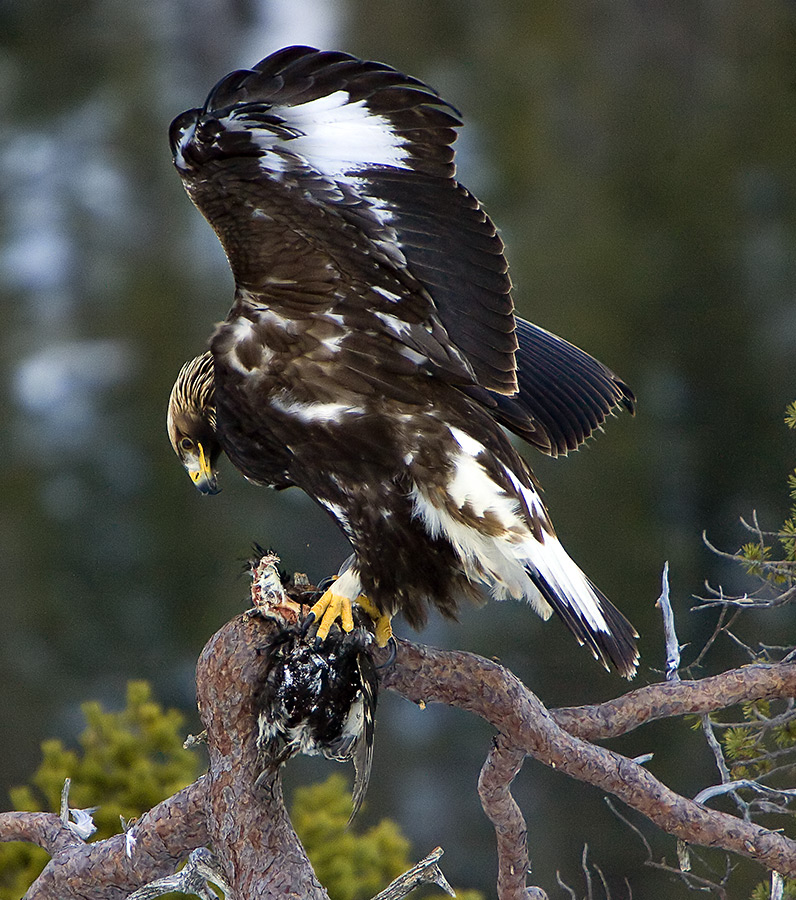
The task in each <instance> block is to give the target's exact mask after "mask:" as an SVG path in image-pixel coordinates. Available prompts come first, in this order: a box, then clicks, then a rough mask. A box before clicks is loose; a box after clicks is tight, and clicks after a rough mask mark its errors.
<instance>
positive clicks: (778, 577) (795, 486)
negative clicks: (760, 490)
mask: <svg viewBox="0 0 796 900" xmlns="http://www.w3.org/2000/svg"><path fill="white" fill-rule="evenodd" d="M785 424H786V425H787V426H788V428H790V429H791V430H792V431H796V401H794V402H793V403H791V404H789V405H788V408H787V409H786V410H785ZM788 492H789V495H790V500H791V508H790V511H789V514H788V517H787V518H786V519H785V522H784V523H783V525H782V528H781V529H780V530H779V532H777V533H776V534H775V535H764V534H762V533H761V534H760V536H759V539H758V540H757V541H754V542H750V543H748V544H744V546H743V547H741V549H740V550H739V551H738V556H739V557H740V558H741V560H742V562H743V563H744V565H745V566H746V570H747V572H748V573H749V574H750V575H755V576H757V577H759V578H762V579H763V580H764V581H767V582H769V583H771V584H774V585H777V586H781V585H783V584H786V585H790V584H792V583H793V581H794V576H795V575H796V469H794V470H793V471H792V472H791V473H790V474H789V475H788ZM769 537H774V538H775V543H773V544H770V543H768V541H767V538H769ZM776 545H779V550H776V549H775V547H776Z"/></svg>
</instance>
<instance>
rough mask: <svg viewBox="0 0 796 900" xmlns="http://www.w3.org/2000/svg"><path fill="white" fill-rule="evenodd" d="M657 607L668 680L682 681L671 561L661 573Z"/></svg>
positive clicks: (667, 562)
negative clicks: (663, 641) (672, 600)
mask: <svg viewBox="0 0 796 900" xmlns="http://www.w3.org/2000/svg"><path fill="white" fill-rule="evenodd" d="M656 606H658V608H659V609H660V611H661V615H662V616H663V634H664V638H665V641H666V670H665V674H666V680H667V681H679V680H680V672H679V669H680V644H679V642H678V640H677V632H676V631H675V627H674V613H673V612H672V604H671V601H670V600H669V560H668V559H667V560H666V562H665V563H664V564H663V572H662V573H661V595H660V597H658V600H657V603H656Z"/></svg>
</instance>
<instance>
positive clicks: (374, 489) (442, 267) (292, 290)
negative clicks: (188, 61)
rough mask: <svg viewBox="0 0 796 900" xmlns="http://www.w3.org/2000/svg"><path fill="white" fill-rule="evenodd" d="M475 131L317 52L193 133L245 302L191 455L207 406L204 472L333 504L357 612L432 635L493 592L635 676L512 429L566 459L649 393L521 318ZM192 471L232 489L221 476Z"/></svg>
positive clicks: (382, 78)
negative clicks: (464, 141)
mask: <svg viewBox="0 0 796 900" xmlns="http://www.w3.org/2000/svg"><path fill="white" fill-rule="evenodd" d="M459 124H460V121H459V118H458V114H457V113H456V111H455V110H453V108H452V107H450V106H449V105H448V104H447V103H445V102H444V101H443V100H442V99H440V97H439V96H438V95H437V94H436V93H435V92H434V91H432V90H431V89H430V88H428V87H427V86H426V85H424V84H422V83H421V82H419V81H417V80H416V79H413V78H409V77H407V76H404V75H401V74H400V73H398V72H396V71H395V70H394V69H391V68H389V67H388V66H385V65H382V64H380V63H372V62H364V61H362V60H358V59H355V58H354V57H351V56H348V55H346V54H342V53H330V52H319V51H317V50H313V49H311V48H306V47H290V48H287V49H285V50H282V51H279V52H278V53H276V54H274V55H272V56H270V57H268V58H267V59H265V60H263V61H262V62H261V63H259V64H258V65H257V66H255V67H254V68H253V69H252V70H245V71H239V72H233V73H232V74H231V75H228V76H227V77H226V78H224V79H223V80H222V81H221V82H220V83H219V84H218V85H217V86H216V87H215V88H214V89H213V91H212V92H211V93H210V96H209V97H208V99H207V102H206V103H205V106H204V107H203V108H202V109H195V110H189V111H188V112H186V113H183V114H182V115H181V116H179V117H178V118H177V119H175V121H174V122H173V123H172V128H171V144H172V151H173V154H174V160H175V165H176V167H177V170H178V172H179V173H180V176H181V178H182V180H183V183H184V185H185V188H186V190H187V192H188V194H189V196H190V197H191V199H192V200H193V202H194V203H195V204H196V206H197V207H198V208H199V209H200V211H201V212H202V213H203V214H204V215H205V217H206V218H207V219H208V221H209V222H210V223H211V225H212V226H213V228H214V229H215V231H216V233H217V235H218V237H219V239H220V240H221V243H222V245H223V246H224V249H225V251H226V253H227V257H228V259H229V262H230V265H231V267H232V271H233V274H234V276H235V284H236V290H235V300H234V304H233V306H232V309H231V310H230V312H229V315H228V316H227V319H226V320H225V321H224V322H222V323H221V324H220V325H219V326H218V327H217V328H216V331H215V333H214V335H213V338H212V340H211V344H210V351H209V354H208V355H207V356H206V357H204V361H201V362H194V363H192V364H189V365H195V366H196V367H197V370H206V369H208V368H209V367H210V365H211V362H212V371H213V385H214V393H213V396H212V401H211V399H210V397H209V395H208V394H207V392H205V395H204V398H203V399H202V401H201V402H199V403H198V404H196V403H194V400H193V399H191V400H190V402H189V403H186V402H185V398H186V397H189V398H190V397H192V396H193V397H195V394H196V393H198V391H196V392H194V393H193V394H192V391H193V388H192V387H191V385H192V384H195V383H196V382H197V381H198V380H199V379H198V376H196V375H191V373H190V372H187V373H186V371H185V370H184V371H183V373H181V375H180V378H179V379H178V385H179V384H180V382H181V381H182V382H183V387H181V388H179V389H178V387H177V386H175V392H174V393H173V395H172V404H171V411H170V434H171V438H172V443H173V444H174V446H175V449H176V450H177V452H178V453H180V449H181V446H182V445H181V441H182V440H183V439H184V438H185V437H186V436H187V437H188V438H189V439H191V440H194V439H195V435H194V434H193V432H191V433H185V432H183V430H182V429H183V427H184V425H185V423H187V427H189V428H190V429H195V428H196V426H195V424H192V423H193V422H194V420H192V419H191V417H190V416H186V415H185V411H186V407H187V406H190V404H191V403H194V405H198V406H200V407H201V406H203V407H204V409H205V410H206V416H205V421H207V420H209V416H210V410H212V415H213V416H214V417H215V427H214V430H213V436H212V438H208V437H205V440H206V441H208V442H209V445H208V447H207V448H204V447H202V454H203V455H204V457H205V458H209V457H212V456H213V454H214V453H215V452H217V451H216V448H217V447H220V448H222V449H223V450H224V452H225V453H226V454H227V456H228V457H229V458H230V460H231V461H232V463H233V465H234V466H236V467H237V468H238V469H239V470H240V471H241V472H243V474H244V475H246V476H247V477H248V478H249V479H251V480H253V481H256V482H259V483H262V484H270V485H274V486H276V487H287V486H290V485H296V486H298V487H300V488H302V489H303V490H304V491H306V492H307V493H308V494H309V495H310V496H311V497H313V498H314V499H315V500H316V501H317V502H318V503H319V504H320V505H321V506H322V507H323V508H325V509H326V510H327V511H328V512H329V513H330V514H331V515H332V516H333V517H334V518H335V520H336V521H337V522H338V524H339V525H340V526H341V528H342V529H343V530H344V531H345V533H346V535H347V536H348V537H349V539H350V541H351V543H352V545H353V548H354V552H355V555H354V559H353V561H352V562H351V564H350V565H349V566H348V567H347V568H346V569H345V570H344V572H343V573H342V575H341V576H340V578H339V579H338V581H337V582H336V583H335V586H334V588H333V592H334V594H335V595H336V596H338V597H342V598H344V599H345V600H351V601H355V600H356V599H357V597H358V596H359V595H360V594H361V593H364V594H365V595H367V596H368V597H369V598H370V600H371V601H372V602H373V603H374V604H375V605H376V607H377V608H378V609H379V610H380V611H382V612H384V613H387V614H393V613H395V612H397V611H401V612H403V614H404V615H405V617H406V618H407V620H408V621H409V622H410V624H412V625H415V626H420V625H422V623H423V622H424V621H425V618H426V614H427V606H428V605H429V604H431V605H434V606H436V607H437V608H438V609H440V611H441V612H442V613H443V614H446V615H454V614H455V610H456V607H457V605H458V603H459V602H460V600H461V599H462V598H464V597H467V598H470V599H471V600H479V599H480V598H481V596H482V595H481V589H482V588H483V587H485V588H487V589H488V590H490V591H491V593H492V594H493V595H494V596H495V597H497V598H498V599H502V598H504V597H509V596H512V597H516V598H523V599H526V600H528V602H530V603H531V605H532V606H533V607H534V608H535V609H536V611H537V612H539V613H540V614H541V615H542V616H544V617H547V616H549V615H550V613H551V612H552V611H553V610H554V611H555V612H557V613H558V614H559V616H560V617H561V618H562V619H563V620H564V621H565V622H566V623H567V625H568V626H569V627H570V628H571V630H572V631H573V633H574V634H575V636H576V637H577V638H578V640H579V641H581V642H582V643H586V644H587V645H588V646H589V647H590V648H591V649H592V651H593V652H594V653H595V655H596V656H598V657H599V658H601V659H602V660H603V662H611V663H613V664H614V665H615V666H616V667H617V668H618V669H619V671H620V672H622V673H623V674H625V675H628V676H629V675H631V674H632V672H633V671H634V669H635V665H636V659H637V653H636V649H635V643H634V638H635V632H634V631H633V628H632V626H631V625H630V624H629V623H628V622H627V620H626V619H625V618H624V617H623V616H622V615H621V613H619V612H618V611H617V610H616V609H615V607H613V606H612V605H611V604H610V603H609V601H608V600H606V598H605V597H604V596H603V595H602V594H601V593H600V592H599V591H598V590H597V589H596V588H595V587H594V586H593V585H592V584H591V582H590V581H589V580H588V578H587V577H586V576H585V575H584V574H583V573H582V572H581V571H580V569H578V567H577V566H576V565H575V563H573V562H572V560H571V559H570V558H569V557H568V556H567V554H566V552H565V551H564V549H563V547H562V546H561V544H560V543H559V541H558V539H557V537H556V536H555V531H554V529H553V526H552V523H551V522H550V519H549V517H548V515H547V512H546V510H545V508H544V505H543V504H542V501H541V499H540V497H539V495H538V492H537V490H536V486H535V483H534V479H533V476H532V474H531V472H530V470H529V468H528V467H527V465H526V464H525V462H524V461H523V460H522V458H521V457H520V456H519V455H518V453H517V452H516V450H515V449H514V447H513V446H512V444H511V443H510V441H509V440H508V438H507V436H506V434H505V433H504V431H503V429H502V428H501V427H500V426H501V425H502V426H505V427H506V428H509V429H510V430H512V431H514V432H515V433H516V434H518V435H520V436H521V437H523V438H524V439H525V440H527V441H529V442H530V443H532V444H534V445H535V446H537V447H538V448H539V449H540V450H542V451H543V452H547V453H551V454H557V453H566V452H567V451H569V450H573V449H575V448H576V447H577V446H578V445H579V444H580V443H582V441H584V440H585V439H586V438H587V437H588V436H589V435H590V434H592V433H593V431H594V430H595V429H596V428H599V427H600V426H601V425H602V423H603V422H604V421H605V419H606V417H607V416H608V415H609V413H610V412H611V411H612V410H613V409H614V408H615V407H616V406H617V405H619V404H622V405H624V406H626V407H628V408H630V409H632V405H633V395H632V393H631V392H630V390H629V389H628V388H627V386H626V385H625V384H624V383H623V382H622V381H621V380H619V379H618V378H616V376H614V375H613V373H612V372H610V370H608V369H607V368H605V367H604V366H603V365H602V364H601V363H599V362H597V361H596V360H594V359H593V358H592V357H590V356H589V355H588V354H586V353H584V352H583V351H581V350H579V349H577V348H576V347H573V346H572V345H571V344H568V343H567V342H566V341H563V340H562V339H561V338H558V337H556V336H555V335H552V334H550V333H548V332H546V331H544V330H543V329H541V328H538V327H537V326H535V325H532V324H530V323H528V322H525V321H523V320H521V319H518V318H517V317H516V316H515V315H514V308H513V302H512V299H511V293H510V291H511V283H510V281H509V277H508V266H507V263H506V260H505V256H504V253H503V244H502V241H501V240H500V238H499V236H498V235H497V232H496V229H495V227H494V225H493V224H492V222H491V220H490V219H489V217H488V216H487V215H486V213H485V212H484V211H483V209H482V208H481V206H480V204H479V203H478V201H477V200H476V199H475V198H474V197H473V196H472V195H471V194H470V193H469V192H468V191H467V190H466V189H465V188H464V187H462V186H461V185H460V184H458V183H457V182H456V181H455V180H454V168H453V150H452V147H451V144H452V142H453V140H454V138H455V131H454V128H455V127H456V126H458V125H459ZM200 359H202V358H200ZM200 418H201V417H200ZM198 443H200V444H201V442H198ZM181 458H182V460H183V463H184V464H185V465H186V467H187V468H188V469H189V471H190V472H192V477H194V476H193V473H194V472H196V471H198V472H200V476H199V477H198V478H197V477H194V480H195V481H202V479H203V478H205V480H206V483H209V484H212V480H211V479H212V465H210V466H209V467H208V466H205V468H209V470H210V473H211V474H210V475H207V476H205V475H202V474H201V473H202V472H203V471H204V470H203V465H202V461H201V459H199V458H198V457H197V456H196V455H195V454H193V455H191V454H189V455H188V456H186V455H184V454H181ZM199 486H200V487H201V484H200V485H199Z"/></svg>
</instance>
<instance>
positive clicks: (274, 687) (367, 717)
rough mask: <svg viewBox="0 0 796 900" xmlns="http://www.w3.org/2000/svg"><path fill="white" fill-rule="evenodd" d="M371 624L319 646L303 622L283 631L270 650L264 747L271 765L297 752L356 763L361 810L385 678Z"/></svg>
mask: <svg viewBox="0 0 796 900" xmlns="http://www.w3.org/2000/svg"><path fill="white" fill-rule="evenodd" d="M371 640H372V639H371V635H370V633H369V632H368V631H366V630H365V629H363V628H356V629H355V630H354V631H352V632H351V633H350V634H344V633H343V632H342V631H341V630H340V629H338V628H334V629H333V630H332V631H331V632H330V634H329V635H328V637H327V638H326V640H325V641H324V642H323V643H322V644H320V645H318V644H316V642H315V640H314V639H313V637H312V634H309V635H308V634H305V633H304V632H303V630H302V629H301V628H300V627H296V626H293V627H285V628H282V629H280V630H279V631H278V632H277V633H276V634H275V636H274V638H273V639H272V640H271V641H270V643H269V644H268V646H267V647H266V648H265V649H264V651H263V652H264V653H265V654H267V664H266V668H265V670H264V673H263V681H262V684H261V687H260V690H259V691H258V697H257V707H258V737H257V744H258V747H259V749H260V751H261V753H262V755H263V760H264V763H265V765H266V766H267V767H275V766H279V765H281V764H282V763H284V762H286V761H287V760H288V759H289V758H290V757H291V756H294V755H295V754H296V753H304V754H307V755H309V756H316V755H322V756H325V757H326V758H327V759H334V760H337V761H340V762H345V761H347V760H352V761H353V763H354V790H353V809H352V812H351V818H352V819H353V817H354V816H355V815H356V813H357V811H358V810H359V808H360V806H361V805H362V800H363V799H364V796H365V792H366V791H367V787H368V781H369V779H370V769H371V763H372V760H373V728H374V719H375V713H376V700H377V696H378V678H377V675H376V669H375V666H374V665H373V661H372V659H371V657H370V653H369V649H368V648H369V646H370V645H371Z"/></svg>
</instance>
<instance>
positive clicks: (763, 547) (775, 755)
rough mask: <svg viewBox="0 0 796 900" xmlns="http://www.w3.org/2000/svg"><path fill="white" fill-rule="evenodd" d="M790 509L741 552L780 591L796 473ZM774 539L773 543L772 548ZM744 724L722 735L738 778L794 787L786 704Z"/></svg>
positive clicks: (793, 577)
mask: <svg viewBox="0 0 796 900" xmlns="http://www.w3.org/2000/svg"><path fill="white" fill-rule="evenodd" d="M785 424H786V425H787V427H788V428H790V429H791V430H792V431H796V402H794V403H791V404H790V405H789V406H788V408H787V410H786V412H785ZM788 492H789V495H790V500H791V508H790V511H789V514H788V517H787V518H786V519H785V522H784V524H783V525H782V527H781V529H780V530H779V531H778V532H777V533H776V534H774V535H764V534H762V533H761V534H760V536H759V539H758V540H757V541H755V542H753V543H748V544H745V545H744V546H743V547H741V549H740V550H739V552H738V555H739V557H740V558H741V560H742V562H743V564H744V566H745V567H746V570H747V572H748V573H749V574H750V575H755V576H757V577H759V578H760V579H761V580H762V581H764V582H766V583H769V584H771V585H774V586H775V587H776V588H777V589H778V590H782V589H783V588H789V587H790V586H792V585H793V584H794V583H795V582H796V469H794V470H793V471H792V472H791V473H790V474H789V475H788ZM769 538H773V541H772V542H771V543H769V542H768V539H769ZM743 717H744V722H745V724H743V725H738V726H736V727H733V728H727V729H726V730H725V731H724V733H723V734H722V745H723V748H724V753H725V756H726V758H727V760H728V762H729V763H730V774H731V776H732V778H733V779H741V778H749V779H762V780H764V781H765V783H767V784H771V783H772V782H771V778H770V777H769V778H766V776H767V775H768V776H770V775H771V774H772V773H773V774H774V775H775V777H777V776H778V783H780V785H781V786H782V787H792V783H793V774H794V765H793V756H792V755H790V754H788V751H789V750H793V749H794V748H796V718H794V717H792V716H790V715H783V704H776V705H775V707H774V708H773V709H772V704H770V703H768V702H767V701H764V700H760V701H757V702H755V703H745V704H744V705H743ZM770 890H771V889H770V884H769V883H768V882H761V883H760V884H759V885H758V886H757V887H756V888H755V890H754V891H753V893H752V897H751V900H769V897H770ZM783 900H796V879H786V881H785V890H784V894H783Z"/></svg>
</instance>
